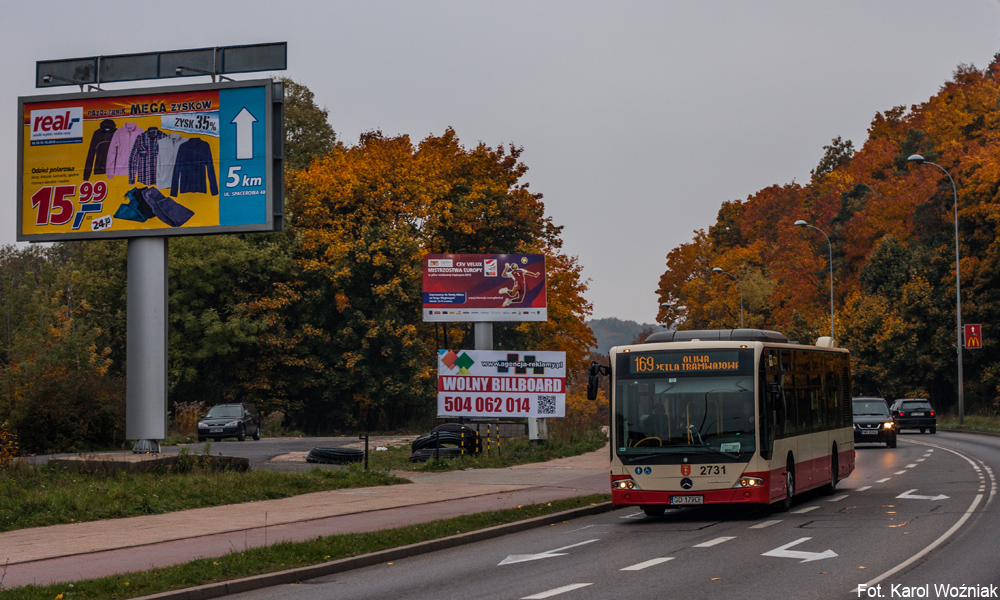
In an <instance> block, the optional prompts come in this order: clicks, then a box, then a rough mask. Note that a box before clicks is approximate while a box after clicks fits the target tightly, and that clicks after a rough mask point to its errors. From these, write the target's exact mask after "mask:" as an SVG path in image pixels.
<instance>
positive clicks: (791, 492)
mask: <svg viewBox="0 0 1000 600" xmlns="http://www.w3.org/2000/svg"><path fill="white" fill-rule="evenodd" d="M794 496H795V460H794V459H792V455H791V454H789V455H788V464H787V465H785V499H784V500H782V501H781V502H779V503H778V510H779V511H780V512H786V511H787V510H788V509H789V508H791V507H792V498H793V497H794Z"/></svg>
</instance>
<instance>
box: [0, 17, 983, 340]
mask: <svg viewBox="0 0 1000 600" xmlns="http://www.w3.org/2000/svg"><path fill="white" fill-rule="evenodd" d="M279 41H287V42H288V67H289V68H288V70H287V71H286V72H284V73H283V74H284V75H286V76H288V77H290V78H292V79H294V80H295V81H298V82H299V83H302V84H305V85H307V86H308V87H309V88H310V89H311V90H312V91H313V92H314V93H315V94H316V101H317V103H318V104H319V105H320V106H322V107H325V108H327V109H328V110H329V111H330V123H331V125H332V126H333V128H334V130H335V131H336V132H337V135H338V136H339V138H340V139H342V140H344V141H346V142H348V143H354V142H356V141H357V139H358V136H359V134H361V133H363V132H366V131H370V130H375V129H378V130H381V131H382V132H383V133H385V134H387V135H397V134H404V133H405V134H409V135H410V136H411V139H413V141H414V142H418V141H419V140H421V139H423V138H424V137H426V136H427V135H430V134H440V133H442V132H443V131H444V130H445V128H446V127H449V126H451V127H453V128H454V129H455V130H456V132H457V134H458V136H459V138H460V139H461V140H462V142H463V144H464V145H466V146H467V147H471V146H474V145H475V144H476V143H478V142H480V141H482V142H484V143H486V144H488V145H490V146H496V145H497V144H508V143H514V144H516V145H518V146H523V148H524V154H523V155H522V160H523V161H524V162H525V164H527V166H528V167H529V171H528V174H527V179H526V180H527V181H528V182H530V186H531V187H530V189H531V190H532V191H534V192H540V193H542V194H543V195H544V202H545V207H546V212H547V214H548V215H549V216H551V217H552V218H553V220H554V221H555V223H556V224H558V225H562V226H564V227H565V229H564V230H563V236H562V237H563V240H564V242H565V245H564V251H565V252H566V253H567V254H570V255H575V256H577V257H579V260H580V263H581V264H582V265H583V267H584V271H583V272H584V275H585V277H586V278H588V279H589V280H590V282H589V286H590V290H589V292H588V293H587V298H588V300H590V301H591V302H592V303H593V306H594V313H593V316H594V317H618V318H622V319H632V320H635V321H640V322H653V321H654V320H655V315H656V309H657V298H656V294H655V290H656V287H657V282H658V280H659V277H660V275H661V274H662V273H663V271H664V269H665V257H666V254H667V253H668V252H669V251H670V250H671V249H672V248H674V247H676V246H678V245H679V244H682V243H685V242H688V241H690V240H691V239H692V236H693V232H694V231H695V230H697V229H707V228H708V226H710V225H711V224H712V223H714V221H715V218H716V215H717V213H718V210H719V206H720V205H721V204H722V202H724V201H726V200H734V199H745V198H746V197H747V196H748V195H751V194H753V193H754V192H756V191H757V190H759V189H761V188H764V187H767V186H770V185H772V184H786V183H790V182H792V181H793V180H794V181H798V182H801V183H805V182H808V180H809V171H810V169H812V168H814V167H815V166H816V164H817V163H818V162H819V160H820V158H821V157H822V155H823V146H824V145H826V144H829V143H830V140H831V139H832V138H834V137H836V136H842V137H843V138H844V139H850V140H852V141H853V142H854V144H855V147H856V148H860V146H861V145H862V144H863V142H864V140H865V138H866V136H867V128H868V125H869V124H870V123H871V120H872V118H873V117H874V115H875V113H876V112H879V111H884V110H886V109H889V108H892V107H893V106H898V105H905V106H910V105H912V104H915V103H920V102H923V101H925V100H927V99H928V98H929V97H930V96H932V95H933V94H935V93H936V92H937V91H938V89H939V88H940V86H941V85H942V84H943V83H944V82H945V81H947V80H948V79H950V78H951V76H952V73H953V72H954V70H955V68H956V67H957V66H958V65H959V64H974V65H975V66H977V67H979V68H982V67H984V66H986V65H987V64H988V63H989V62H990V60H991V59H992V57H993V55H994V54H995V53H997V52H1000V1H998V0H948V1H946V0H939V1H929V0H891V1H890V0H838V1H837V2H804V1H802V0H788V1H767V2H763V1H758V2H737V1H721V0H720V1H716V2H694V1H685V2H681V1H669V0H661V1H657V2H623V1H614V2H611V1H608V2H593V1H584V0H574V1H553V0H525V1H513V2H511V1H506V2H505V1H492V2H485V1H472V0H469V1H465V2H458V1H449V2H445V1H426V0H396V1H386V2H378V1H372V0H357V1H345V2H333V1H329V0H324V1H308V2H307V1H296V0H284V1H282V2H274V1H268V2H261V1H259V0H242V1H239V2H227V1H225V0H216V1H215V2H205V1H203V0H200V1H194V2H191V1H186V0H172V1H171V2H169V3H147V2H121V1H115V2H108V1H104V0H88V1H87V2H80V1H79V0H76V1H73V2H68V1H47V0H36V1H33V2H17V3H12V2H11V3H6V4H5V6H4V9H3V17H2V23H0V51H2V53H0V55H2V56H3V59H2V61H0V79H2V80H3V81H4V86H3V88H4V91H3V93H2V94H0V114H6V115H7V116H8V118H6V119H2V120H0V134H2V137H3V139H6V140H8V141H7V143H6V144H3V145H2V146H0V178H2V180H3V181H5V182H7V183H6V186H7V198H8V199H9V200H8V202H5V203H3V208H2V210H3V213H2V215H3V217H5V218H4V219H3V222H5V223H7V225H6V226H5V227H2V228H0V243H4V244H6V243H13V242H14V239H15V235H16V218H15V215H16V212H15V210H16V209H15V206H16V164H17V163H16V148H17V140H18V132H17V129H16V121H15V115H16V113H17V97H18V96H29V95H34V94H37V93H43V92H40V91H38V90H36V89H35V88H34V76H35V61H38V60H52V59H60V58H74V57H80V56H93V55H110V54H123V53H131V52H149V51H160V50H176V49H182V48H202V47H211V46H227V45H238V44H253V43H262V42H279ZM262 75H265V76H266V75H275V74H274V73H272V74H266V73H265V74H262ZM259 76H260V75H253V74H250V75H244V76H239V77H238V78H241V79H254V78H257V77H259ZM204 80H205V81H206V82H207V81H208V78H207V77H206V78H204ZM195 81H198V80H191V79H187V80H185V83H187V82H195ZM140 85H145V84H144V83H142V82H137V83H132V84H109V85H105V86H104V87H105V89H130V88H135V87H138V86H140ZM74 89H75V88H58V89H56V90H54V91H55V92H67V91H73V90H74ZM3 124H5V125H3ZM798 217H799V216H798V215H789V219H790V220H794V219H796V218H798Z"/></svg>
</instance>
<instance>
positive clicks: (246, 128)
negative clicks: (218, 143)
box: [230, 106, 257, 160]
mask: <svg viewBox="0 0 1000 600" xmlns="http://www.w3.org/2000/svg"><path fill="white" fill-rule="evenodd" d="M256 122H257V118H256V117H254V116H253V115H252V114H250V111H249V110H247V109H246V107H245V106H244V107H243V108H242V109H241V110H240V112H239V113H237V114H236V116H235V117H233V120H232V121H230V123H236V159H237V160H243V159H246V158H253V124H254V123H256Z"/></svg>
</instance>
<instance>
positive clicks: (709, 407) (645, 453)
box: [588, 329, 854, 516]
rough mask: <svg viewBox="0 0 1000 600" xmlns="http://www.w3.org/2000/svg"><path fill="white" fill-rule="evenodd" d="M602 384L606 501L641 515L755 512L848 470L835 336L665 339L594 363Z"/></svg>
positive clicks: (593, 373) (850, 460) (843, 355)
mask: <svg viewBox="0 0 1000 600" xmlns="http://www.w3.org/2000/svg"><path fill="white" fill-rule="evenodd" d="M602 376H608V381H609V392H610V399H611V428H610V429H611V431H610V436H611V498H612V502H613V503H614V504H615V505H618V506H638V507H640V508H641V509H642V510H643V511H644V512H645V513H646V514H647V515H649V516H658V515H663V513H664V511H665V510H666V509H667V508H677V507H683V506H692V505H701V504H763V505H774V507H775V508H776V509H778V510H788V507H789V506H790V505H791V503H792V499H793V497H794V496H795V495H796V494H798V493H800V492H805V491H807V490H811V489H816V488H822V490H823V492H825V493H828V494H833V493H834V492H835V491H836V489H837V482H838V481H840V480H841V479H843V478H844V477H847V476H848V475H850V474H851V472H852V471H853V470H854V433H853V424H852V415H851V396H850V394H851V367H850V357H849V355H848V352H847V350H845V349H841V348H837V347H836V344H835V343H834V341H833V339H832V338H829V337H821V338H819V339H818V340H816V345H813V346H809V345H802V344H798V343H796V342H791V341H789V340H788V338H787V337H785V336H784V335H782V334H780V333H778V332H775V331H767V330H760V329H732V330H703V331H665V332H659V333H654V334H652V335H650V336H649V337H648V338H647V339H646V340H645V342H644V343H642V344H635V345H630V346H617V347H615V348H612V349H611V364H610V365H599V364H597V363H594V364H593V365H591V370H590V378H589V385H588V396H590V397H596V395H597V390H598V387H599V386H600V385H601V379H602Z"/></svg>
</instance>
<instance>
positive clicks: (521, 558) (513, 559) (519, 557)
mask: <svg viewBox="0 0 1000 600" xmlns="http://www.w3.org/2000/svg"><path fill="white" fill-rule="evenodd" d="M596 541H598V540H587V541H586V542H580V543H578V544H570V545H569V546H563V547H562V548H556V549H555V550H547V551H545V552H538V553H536V554H511V555H510V556H508V557H507V558H505V559H503V560H502V561H500V563H499V564H498V565H497V566H500V565H512V564H514V563H519V562H528V561H529V560H541V559H543V558H553V557H555V556H565V555H566V553H565V552H560V551H561V550H569V549H570V548H576V547H577V546H583V545H585V544H590V543H592V542H596Z"/></svg>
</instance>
